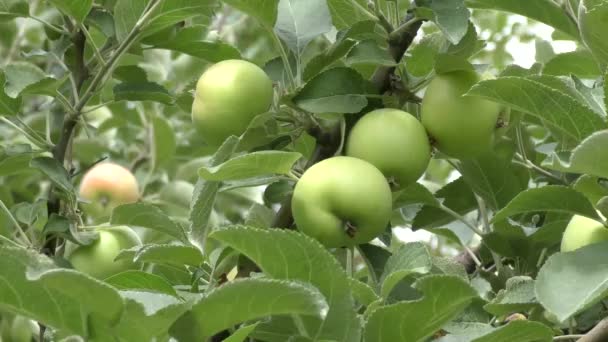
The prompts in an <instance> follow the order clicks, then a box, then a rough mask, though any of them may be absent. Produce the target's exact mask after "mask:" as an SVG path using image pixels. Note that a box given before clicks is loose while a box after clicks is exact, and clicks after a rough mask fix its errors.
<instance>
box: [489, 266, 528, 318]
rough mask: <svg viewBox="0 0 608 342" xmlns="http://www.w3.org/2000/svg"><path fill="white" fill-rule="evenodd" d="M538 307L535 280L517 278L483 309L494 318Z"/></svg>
mask: <svg viewBox="0 0 608 342" xmlns="http://www.w3.org/2000/svg"><path fill="white" fill-rule="evenodd" d="M535 306H538V303H537V301H536V294H535V293H534V279H532V278H530V277H526V276H517V277H513V278H509V279H508V280H507V284H506V287H505V288H504V289H501V290H500V291H499V292H498V294H496V297H494V298H493V299H492V301H491V302H490V303H488V304H486V305H485V306H484V307H483V308H484V309H485V310H486V311H487V312H489V313H491V314H492V315H494V316H504V315H508V314H511V313H513V312H527V311H528V310H530V309H532V308H533V307H535Z"/></svg>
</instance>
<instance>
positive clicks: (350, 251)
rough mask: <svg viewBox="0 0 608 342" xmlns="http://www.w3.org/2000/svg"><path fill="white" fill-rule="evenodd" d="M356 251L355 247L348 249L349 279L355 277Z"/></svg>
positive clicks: (347, 267) (347, 272)
mask: <svg viewBox="0 0 608 342" xmlns="http://www.w3.org/2000/svg"><path fill="white" fill-rule="evenodd" d="M354 254H355V250H354V248H353V247H349V248H347V249H346V274H347V275H348V277H349V278H352V277H353V273H354V272H353V269H354V265H353V259H354Z"/></svg>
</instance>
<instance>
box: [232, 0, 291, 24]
mask: <svg viewBox="0 0 608 342" xmlns="http://www.w3.org/2000/svg"><path fill="white" fill-rule="evenodd" d="M222 2H224V3H226V4H228V5H230V6H232V7H234V8H236V9H238V10H239V11H242V12H245V13H247V14H248V15H250V16H252V17H254V18H256V19H257V20H258V21H259V22H260V23H261V24H262V25H264V26H266V27H273V26H274V24H275V22H276V21H277V6H278V4H279V0H222Z"/></svg>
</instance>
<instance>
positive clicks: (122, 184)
mask: <svg viewBox="0 0 608 342" xmlns="http://www.w3.org/2000/svg"><path fill="white" fill-rule="evenodd" d="M80 197H81V198H82V199H84V200H86V201H87V202H88V203H85V204H83V208H84V210H85V212H86V213H87V214H88V215H90V216H91V217H93V218H96V219H102V218H107V217H109V216H110V214H111V213H112V210H113V209H114V208H116V207H117V206H119V205H121V204H127V203H134V202H137V200H138V199H139V187H138V185H137V180H136V179H135V176H134V175H133V174H132V173H131V171H129V170H128V169H126V168H124V167H122V166H120V165H118V164H114V163H102V164H97V165H95V166H94V167H92V168H91V169H90V170H89V171H87V173H86V174H85V175H84V177H83V179H82V182H81V183H80Z"/></svg>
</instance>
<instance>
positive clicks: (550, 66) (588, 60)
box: [543, 50, 602, 78]
mask: <svg viewBox="0 0 608 342" xmlns="http://www.w3.org/2000/svg"><path fill="white" fill-rule="evenodd" d="M601 73H602V72H601V70H600V68H599V67H598V65H597V63H596V62H595V59H594V58H593V56H592V55H591V53H589V51H587V50H577V51H572V52H566V53H561V54H559V55H556V56H555V57H553V58H552V59H551V60H550V61H549V62H547V63H546V64H545V66H544V67H543V74H545V75H555V76H569V75H570V74H574V75H577V76H579V77H585V78H595V77H598V76H599V75H601Z"/></svg>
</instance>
